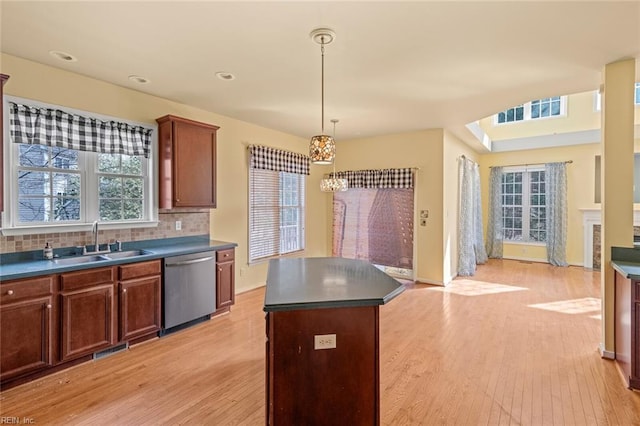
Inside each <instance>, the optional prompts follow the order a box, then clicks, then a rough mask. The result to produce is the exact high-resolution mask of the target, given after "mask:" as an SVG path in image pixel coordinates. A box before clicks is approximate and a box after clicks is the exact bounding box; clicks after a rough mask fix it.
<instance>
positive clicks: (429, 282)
mask: <svg viewBox="0 0 640 426" xmlns="http://www.w3.org/2000/svg"><path fill="white" fill-rule="evenodd" d="M416 282H418V283H422V284H432V285H439V286H442V287H444V283H443V282H442V281H434V280H430V279H428V278H420V277H418V278H416Z"/></svg>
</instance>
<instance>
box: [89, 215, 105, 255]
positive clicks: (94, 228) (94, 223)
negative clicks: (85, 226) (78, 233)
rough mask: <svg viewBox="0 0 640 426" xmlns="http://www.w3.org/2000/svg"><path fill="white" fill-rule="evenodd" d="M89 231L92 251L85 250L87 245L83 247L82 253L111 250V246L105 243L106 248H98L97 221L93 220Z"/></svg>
mask: <svg viewBox="0 0 640 426" xmlns="http://www.w3.org/2000/svg"><path fill="white" fill-rule="evenodd" d="M91 232H93V244H94V247H93V251H87V247H86V246H85V247H84V250H83V251H82V254H95V253H109V252H111V247H109V244H107V248H106V249H104V250H100V245H99V244H98V221H97V220H96V221H94V222H93V226H92V227H91Z"/></svg>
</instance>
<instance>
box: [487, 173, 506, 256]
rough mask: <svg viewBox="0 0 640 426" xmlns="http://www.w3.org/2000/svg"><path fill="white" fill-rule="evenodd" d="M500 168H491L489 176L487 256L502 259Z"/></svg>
mask: <svg viewBox="0 0 640 426" xmlns="http://www.w3.org/2000/svg"><path fill="white" fill-rule="evenodd" d="M502 241H503V232H502V167H493V168H491V173H490V175H489V221H488V224H487V255H488V256H489V257H491V258H496V259H501V258H502Z"/></svg>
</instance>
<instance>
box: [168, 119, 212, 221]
mask: <svg viewBox="0 0 640 426" xmlns="http://www.w3.org/2000/svg"><path fill="white" fill-rule="evenodd" d="M156 121H157V122H158V133H159V136H158V144H159V150H158V152H159V157H160V158H159V167H160V168H159V173H158V175H159V179H160V182H159V198H160V199H159V207H160V208H161V209H170V208H173V207H208V208H214V207H216V131H217V130H218V129H219V127H218V126H214V125H211V124H205V123H199V122H197V121H192V120H187V119H185V118H180V117H175V116H173V115H166V116H164V117H161V118H158V119H157V120H156Z"/></svg>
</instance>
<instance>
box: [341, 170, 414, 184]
mask: <svg viewBox="0 0 640 426" xmlns="http://www.w3.org/2000/svg"><path fill="white" fill-rule="evenodd" d="M329 176H330V177H332V178H333V177H336V178H338V179H346V180H347V182H348V183H349V188H413V170H412V169H411V168H402V169H379V170H348V171H344V172H336V173H330V174H329Z"/></svg>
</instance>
